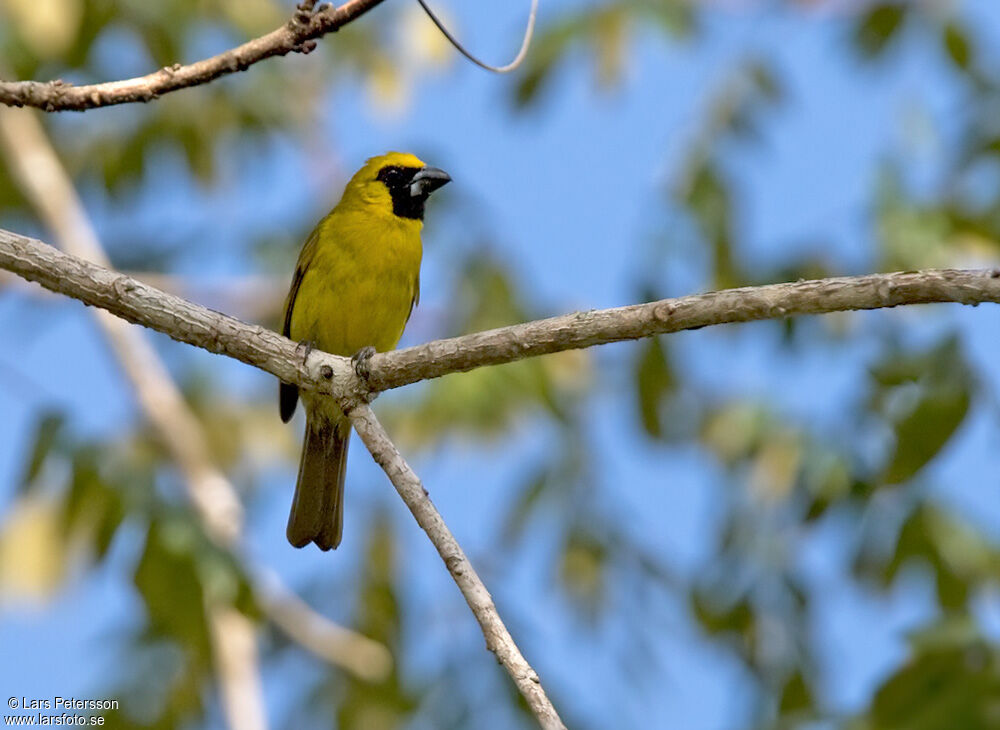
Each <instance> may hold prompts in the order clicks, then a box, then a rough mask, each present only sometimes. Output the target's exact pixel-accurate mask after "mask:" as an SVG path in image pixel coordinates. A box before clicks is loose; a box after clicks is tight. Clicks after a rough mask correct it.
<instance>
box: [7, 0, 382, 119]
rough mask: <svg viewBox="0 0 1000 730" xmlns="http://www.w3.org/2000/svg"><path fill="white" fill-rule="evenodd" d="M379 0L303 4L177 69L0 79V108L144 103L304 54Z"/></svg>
mask: <svg viewBox="0 0 1000 730" xmlns="http://www.w3.org/2000/svg"><path fill="white" fill-rule="evenodd" d="M381 2H382V0H347V2H345V3H343V4H342V5H340V6H339V7H336V8H330V7H328V8H326V9H323V10H320V11H319V12H315V13H314V12H312V5H314V4H315V3H314V2H312V3H308V4H303V6H301V7H300V8H299V10H298V12H296V14H295V16H294V17H293V18H292V19H291V20H289V21H288V22H287V23H286V24H285V25H283V26H281V27H280V28H277V29H275V30H273V31H271V32H270V33H268V34H267V35H264V36H261V37H260V38H254V39H253V40H250V41H247V42H246V43H244V44H243V45H240V46H237V47H236V48H233V49H231V50H228V51H225V52H224V53H220V54H218V55H216V56H212V57H211V58H206V59H204V60H201V61H196V62H195V63H192V64H188V65H186V66H181V65H180V64H175V65H174V66H169V67H166V68H161V69H160V70H159V71H154V72H153V73H150V74H146V75H145V76H138V77H136V78H132V79H124V80H122V81H108V82H106V83H103V84H90V85H87V86H73V85H72V84H68V83H65V82H63V81H49V82H39V81H0V104H6V105H7V106H33V107H36V108H38V109H42V110H44V111H47V112H58V111H84V110H85V109H95V108H97V107H102V106H113V105H115V104H127V103H129V102H137V101H142V102H147V101H152V100H153V99H156V98H157V97H159V96H162V95H163V94H166V93H169V92H171V91H177V90H178V89H185V88H188V87H190V86H198V85H200V84H205V83H208V82H209V81H213V80H214V79H217V78H219V77H220V76H225V75H227V74H231V73H235V72H237V71H244V70H246V69H247V68H249V67H250V66H252V65H253V64H255V63H258V62H260V61H263V60H264V59H267V58H271V57H273V56H284V55H286V54H288V53H291V52H293V51H296V52H302V53H308V52H309V51H311V50H312V49H313V48H315V46H316V39H318V38H321V37H322V36H324V35H326V34H327V33H332V32H334V31H336V30H339V29H340V28H342V27H343V26H345V25H347V24H348V23H350V22H351V21H352V20H354V19H356V18H359V17H360V16H362V15H364V14H365V13H366V12H368V11H369V10H371V9H372V8H374V7H375V6H376V5H378V4H379V3H381Z"/></svg>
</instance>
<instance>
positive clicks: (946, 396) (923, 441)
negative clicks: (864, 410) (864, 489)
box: [871, 336, 974, 484]
mask: <svg viewBox="0 0 1000 730" xmlns="http://www.w3.org/2000/svg"><path fill="white" fill-rule="evenodd" d="M871 372H872V377H873V379H874V381H875V382H876V383H877V385H878V388H877V389H876V391H875V394H874V397H873V402H874V403H875V404H876V407H879V408H880V409H881V410H882V411H883V412H884V413H885V415H887V416H888V418H889V419H890V421H891V422H892V425H893V429H894V431H895V439H896V442H895V445H894V448H893V451H892V452H891V454H890V456H889V458H888V460H887V463H886V466H885V468H884V471H883V474H882V481H884V482H885V483H886V484H900V483H902V482H905V481H907V480H909V479H912V478H913V477H914V476H915V475H916V474H917V473H918V472H919V471H920V470H921V469H923V468H924V467H925V466H926V465H927V464H928V463H930V461H931V460H932V459H934V457H935V456H937V454H938V453H939V452H940V451H941V449H942V448H943V447H944V445H945V444H946V443H948V441H949V440H950V439H951V437H952V436H953V435H954V433H955V431H957V430H958V427H959V426H960V425H961V424H962V422H963V421H964V420H965V416H966V415H967V413H968V412H969V406H970V403H971V400H972V393H973V388H974V382H973V377H972V373H971V371H970V368H969V366H968V365H967V364H966V362H965V358H964V357H963V355H962V352H961V349H960V346H959V343H958V340H957V339H956V338H955V337H953V336H951V337H946V338H945V339H943V340H942V341H941V342H940V343H938V344H937V345H934V346H932V347H931V348H929V349H928V350H925V351H918V352H915V353H910V354H905V353H902V352H898V351H890V352H889V353H888V355H887V357H886V359H885V360H883V361H882V362H881V363H879V364H877V365H876V366H875V367H874V368H872V371H871Z"/></svg>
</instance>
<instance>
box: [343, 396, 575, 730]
mask: <svg viewBox="0 0 1000 730" xmlns="http://www.w3.org/2000/svg"><path fill="white" fill-rule="evenodd" d="M348 415H349V416H350V418H351V422H352V423H353V424H354V428H355V430H356V431H357V432H358V435H359V436H360V437H361V440H362V441H364V443H365V446H367V447H368V451H370V452H371V455H372V457H373V458H374V459H375V461H376V462H377V463H378V465H379V466H381V467H382V469H383V471H385V473H386V476H388V477H389V481H391V482H392V485H393V486H394V487H395V488H396V491H397V492H399V496H400V497H402V498H403V501H404V502H406V506H407V507H409V508H410V512H412V513H413V517H414V518H415V519H416V521H417V524H419V525H420V527H421V528H422V529H423V531H424V532H426V533H427V537H428V538H430V541H431V542H432V543H433V544H434V547H435V548H436V549H437V551H438V555H440V556H441V560H443V561H444V564H445V567H446V568H448V572H449V573H451V577H452V578H453V579H454V580H455V583H456V584H457V585H458V588H459V590H460V591H462V595H463V596H464V597H465V601H466V603H468V604H469V608H470V609H472V613H473V614H474V615H475V617H476V621H478V622H479V627H480V628H481V629H482V631H483V636H484V637H485V638H486V648H487V649H489V650H490V651H491V652H493V653H494V654H495V655H496V657H497V660H498V661H499V662H500V664H501V665H503V668H504V669H505V670H507V674H509V675H510V678H511V679H513V680H514V684H515V685H517V689H518V691H519V692H520V693H521V696H522V697H524V700H525V702H527V703H528V707H530V708H531V711H532V712H533V713H534V715H535V717H536V718H537V719H538V722H539V724H540V725H541V726H542V727H543V728H545V730H560V729H561V730H566V726H565V725H563V722H562V720H560V719H559V714H558V713H557V712H556V709H555V707H553V706H552V703H551V702H550V701H549V698H548V696H547V695H546V694H545V690H544V689H542V683H541V680H539V679H538V674H537V673H536V672H535V670H534V669H532V668H531V665H530V664H528V662H527V661H526V660H525V658H524V657H523V656H522V655H521V651H520V650H519V649H518V648H517V644H515V643H514V639H513V638H511V635H510V632H509V631H507V627H506V626H504V623H503V621H502V620H501V618H500V614H498V613H497V608H496V606H495V605H494V603H493V598H492V596H490V592H489V591H488V590H486V586H485V585H483V581H482V580H481V579H480V578H479V575H478V574H477V573H476V570H475V568H473V567H472V563H470V562H469V559H468V558H467V557H466V556H465V552H464V551H463V550H462V546H461V545H459V544H458V541H457V540H455V536H454V535H452V534H451V530H449V529H448V525H446V524H445V522H444V519H443V518H442V517H441V513H440V512H438V511H437V508H436V507H435V506H434V503H433V502H431V498H430V496H429V495H428V493H427V490H426V489H424V485H423V484H422V483H421V481H420V477H418V476H417V475H416V474H415V473H414V471H413V469H411V468H410V465H409V464H407V463H406V460H405V459H403V456H402V455H401V454H400V453H399V450H398V449H397V448H396V446H395V444H393V443H392V441H390V440H389V436H388V434H386V432H385V429H383V428H382V424H381V423H379V422H378V419H377V418H375V414H374V413H372V409H371V408H369V407H368V406H367V405H366V404H363V403H362V404H360V405H358V406H357V407H355V408H354V409H352V410H351V411H350V413H349V414H348Z"/></svg>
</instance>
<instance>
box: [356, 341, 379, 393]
mask: <svg viewBox="0 0 1000 730" xmlns="http://www.w3.org/2000/svg"><path fill="white" fill-rule="evenodd" d="M374 354H375V348H374V347H371V346H370V345H369V346H368V347H362V348H361V349H360V350H358V351H357V352H356V353H354V356H353V357H352V358H351V364H352V365H354V374H355V375H357V376H358V378H360V379H361V382H362V383H364V384H365V385H366V386H367V385H368V378H369V376H370V375H371V367H370V366H369V361H370V360H371V359H372V355H374ZM377 396H378V393H375V392H373V391H371V390H369V391H368V392H367V393H366V395H365V402H367V403H371V402H372V401H373V400H375V398H376V397H377Z"/></svg>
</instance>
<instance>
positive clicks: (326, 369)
mask: <svg viewBox="0 0 1000 730" xmlns="http://www.w3.org/2000/svg"><path fill="white" fill-rule="evenodd" d="M319 374H320V375H321V376H322V377H323V378H325V379H326V380H333V368H332V367H330V366H329V365H323V366H321V367H320V369H319Z"/></svg>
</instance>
